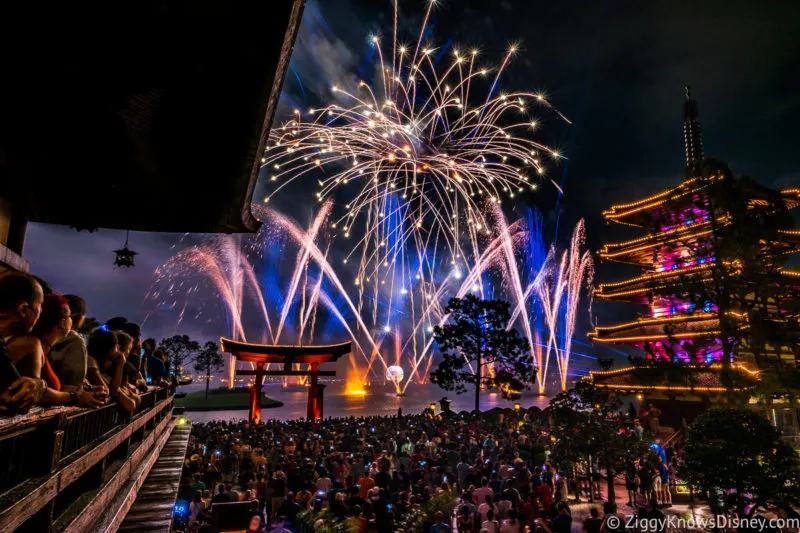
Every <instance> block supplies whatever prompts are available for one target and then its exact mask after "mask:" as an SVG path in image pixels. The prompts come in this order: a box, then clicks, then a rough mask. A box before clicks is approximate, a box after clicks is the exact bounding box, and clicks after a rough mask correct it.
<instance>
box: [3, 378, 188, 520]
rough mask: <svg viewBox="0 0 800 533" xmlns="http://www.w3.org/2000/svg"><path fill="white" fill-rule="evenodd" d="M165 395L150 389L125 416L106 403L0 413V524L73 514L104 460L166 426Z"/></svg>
mask: <svg viewBox="0 0 800 533" xmlns="http://www.w3.org/2000/svg"><path fill="white" fill-rule="evenodd" d="M172 398H173V396H172V391H169V390H167V389H152V390H150V391H148V392H147V393H145V394H143V396H142V403H141V406H140V408H139V409H138V410H137V412H136V413H134V414H133V415H132V416H131V415H127V414H124V413H122V412H121V411H120V410H119V408H118V406H117V405H116V404H109V405H105V406H102V407H100V408H98V409H81V408H76V407H58V408H52V409H45V410H42V411H40V412H37V413H33V414H28V415H25V416H17V417H13V418H0V531H15V530H16V529H17V528H20V530H22V531H50V530H52V529H53V528H54V524H56V523H57V522H59V520H61V519H62V518H64V517H68V516H69V515H70V512H71V514H72V515H74V514H75V512H74V511H75V509H72V507H73V504H76V502H77V501H78V500H79V499H80V497H81V495H82V494H84V493H86V492H90V491H96V490H97V489H99V488H100V487H101V486H102V485H103V483H104V473H105V470H106V466H109V465H110V464H111V463H112V462H114V461H115V460H125V459H126V458H128V457H129V456H130V455H131V452H132V450H133V449H135V447H136V446H137V445H138V444H144V443H145V440H146V438H147V437H148V435H150V434H151V433H152V432H153V430H154V429H157V428H158V429H159V430H163V428H164V427H166V422H167V421H166V420H165V418H166V417H168V416H171V414H172ZM148 442H149V441H148ZM68 511H70V512H68ZM63 521H64V520H62V522H63Z"/></svg>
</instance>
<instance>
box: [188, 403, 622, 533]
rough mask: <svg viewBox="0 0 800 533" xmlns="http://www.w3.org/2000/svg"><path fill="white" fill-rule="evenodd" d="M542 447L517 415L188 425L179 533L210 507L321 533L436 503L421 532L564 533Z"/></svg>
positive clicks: (365, 527) (542, 438)
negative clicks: (184, 512)
mask: <svg viewBox="0 0 800 533" xmlns="http://www.w3.org/2000/svg"><path fill="white" fill-rule="evenodd" d="M548 441H549V434H548V431H547V421H546V420H544V421H542V420H529V419H528V415H527V414H525V413H524V412H515V413H513V414H510V415H509V414H498V413H482V414H480V415H478V416H477V417H476V416H474V415H467V414H461V415H456V414H454V413H451V414H449V415H446V416H436V417H434V416H432V414H431V413H426V414H422V415H414V416H401V415H398V416H396V417H360V418H340V419H328V420H325V421H324V422H323V423H321V424H320V423H312V422H306V421H288V422H283V421H276V420H270V421H267V422H266V423H262V424H259V425H252V424H249V423H247V422H246V421H231V422H223V421H215V422H209V423H204V424H195V425H194V427H193V431H192V437H191V439H190V441H189V447H188V449H187V456H186V461H185V465H184V472H183V476H182V491H181V496H180V497H182V498H184V499H185V500H186V501H189V502H191V503H190V504H189V510H188V517H187V521H186V529H187V531H191V532H197V531H201V532H202V531H204V530H210V525H209V524H210V522H211V518H212V517H211V515H212V512H213V508H214V505H215V504H217V503H220V502H226V503H227V502H231V501H234V502H249V504H250V505H249V506H243V509H244V510H243V511H242V512H249V513H252V514H251V515H250V517H251V518H252V520H251V522H250V531H251V532H259V531H264V530H265V529H266V527H267V525H270V526H271V527H273V528H275V529H274V530H290V531H306V530H310V529H309V524H311V528H313V529H316V530H325V529H324V527H322V522H321V521H333V522H337V521H350V522H351V525H352V529H348V530H354V529H357V530H358V531H359V532H371V531H376V532H390V531H404V528H405V527H407V524H408V523H409V517H411V516H412V515H414V513H419V511H420V509H423V508H425V509H430V508H431V505H429V504H430V503H431V502H433V501H434V500H437V499H438V500H439V501H440V502H447V501H448V500H450V501H451V502H452V505H450V506H449V507H447V506H446V505H445V506H444V508H443V509H442V510H441V511H440V512H439V513H435V512H434V513H433V516H430V517H428V522H429V524H428V525H426V528H429V529H428V530H429V531H430V533H447V532H449V531H451V530H452V528H453V527H456V528H457V529H458V531H459V533H482V532H484V531H485V532H487V533H521V532H523V531H531V532H534V533H568V532H569V531H571V528H572V514H571V510H570V506H569V504H568V491H570V490H572V489H571V487H575V482H576V480H573V479H571V478H572V470H573V469H572V468H571V467H570V466H566V465H562V466H565V468H564V470H563V472H562V471H561V470H560V469H559V468H557V467H556V466H555V465H553V464H551V463H550V462H549V460H548V459H549V457H548V452H547V451H546V450H547V447H548V446H547V443H548ZM615 512H616V508H615V507H614V506H613V505H606V506H605V508H604V512H603V514H602V515H601V514H600V512H599V509H595V510H594V511H593V514H592V515H591V516H590V517H589V518H590V520H588V521H587V523H586V528H587V530H588V531H590V532H591V533H594V532H599V531H604V532H610V531H613V530H614V528H611V527H609V526H608V520H607V519H608V517H610V516H612V515H613V514H614V513H615ZM592 518H594V520H592ZM613 523H614V521H612V524H613ZM314 524H316V527H315V526H314Z"/></svg>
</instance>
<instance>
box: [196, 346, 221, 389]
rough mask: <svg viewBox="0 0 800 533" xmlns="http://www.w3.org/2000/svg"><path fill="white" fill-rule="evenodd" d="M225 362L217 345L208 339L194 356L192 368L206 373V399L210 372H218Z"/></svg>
mask: <svg viewBox="0 0 800 533" xmlns="http://www.w3.org/2000/svg"><path fill="white" fill-rule="evenodd" d="M224 364H225V359H224V358H223V357H222V354H221V353H219V346H217V343H216V342H214V341H208V342H207V343H205V344H204V345H203V349H202V350H200V352H198V354H197V355H196V356H195V358H194V369H195V370H196V371H198V372H202V373H205V375H206V399H208V384H209V381H210V380H211V372H219V371H220V370H222V367H223V365H224Z"/></svg>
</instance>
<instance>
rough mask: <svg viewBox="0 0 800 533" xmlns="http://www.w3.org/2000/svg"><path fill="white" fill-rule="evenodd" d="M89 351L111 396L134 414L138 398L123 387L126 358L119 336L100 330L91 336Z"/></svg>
mask: <svg viewBox="0 0 800 533" xmlns="http://www.w3.org/2000/svg"><path fill="white" fill-rule="evenodd" d="M87 351H88V352H89V356H90V357H91V358H92V359H94V361H95V362H96V363H97V367H98V369H99V371H100V375H101V376H102V379H103V382H104V383H105V384H106V385H107V386H108V391H109V394H110V396H111V397H112V398H113V399H114V400H116V402H117V403H118V404H119V407H120V408H121V409H122V410H123V411H125V412H127V413H133V412H134V411H135V410H136V407H137V405H138V404H137V398H135V397H133V396H132V395H130V394H129V393H128V392H127V391H126V389H125V387H123V370H124V368H125V358H124V356H123V355H122V354H121V353H120V352H119V350H118V346H117V336H116V335H115V334H114V332H112V331H107V330H105V329H102V328H99V329H97V330H95V331H94V332H92V334H91V335H90V336H89V342H88V343H87Z"/></svg>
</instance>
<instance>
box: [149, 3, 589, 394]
mask: <svg viewBox="0 0 800 533" xmlns="http://www.w3.org/2000/svg"><path fill="white" fill-rule="evenodd" d="M434 6H435V2H434V1H431V2H430V3H429V5H428V7H427V10H426V11H425V15H424V18H423V21H422V24H421V28H420V31H419V34H418V35H417V36H416V37H414V38H412V39H411V40H410V41H409V42H408V43H404V42H403V41H402V40H401V39H400V38H399V37H398V19H399V9H398V5H397V2H395V5H394V19H393V20H394V26H393V34H392V37H393V38H392V39H391V42H390V43H389V44H390V46H389V47H387V49H386V50H384V49H383V47H382V44H383V43H382V39H381V38H380V37H379V36H374V37H372V39H371V41H372V46H374V47H375V50H376V52H377V57H378V64H377V66H376V73H375V76H374V78H375V79H374V81H361V82H359V83H358V84H357V86H356V87H332V94H333V95H334V97H335V98H336V99H337V101H336V102H334V103H329V104H327V105H322V106H319V107H317V108H312V109H307V110H302V111H301V110H300V109H296V110H295V111H294V113H293V114H292V116H291V118H290V119H288V120H287V121H285V122H283V123H282V124H281V125H276V126H275V127H273V129H272V132H271V133H270V136H269V139H268V140H267V145H266V150H265V153H264V154H263V158H262V160H261V162H262V175H263V176H264V179H265V180H266V185H267V186H268V188H269V190H268V192H267V193H266V195H265V196H264V198H263V203H262V204H261V207H260V208H259V209H258V211H259V212H258V215H259V216H260V218H261V219H262V220H263V221H264V222H265V225H264V227H263V229H262V231H261V232H260V233H259V234H258V235H257V236H256V239H255V241H254V243H253V244H252V246H250V247H248V248H246V249H242V247H241V246H240V244H239V243H238V241H237V240H236V238H234V237H226V238H221V239H218V240H216V241H214V242H213V243H209V244H208V245H205V246H196V247H192V248H189V249H187V250H185V251H183V252H181V253H179V254H178V255H177V256H175V257H174V258H172V259H171V260H170V261H169V262H168V263H167V264H166V265H164V266H163V267H161V268H160V269H158V271H157V276H156V278H157V279H156V285H155V288H154V290H153V291H152V294H151V296H152V297H153V298H155V299H156V300H163V301H169V302H178V301H180V300H181V299H184V300H185V299H186V298H187V297H189V298H191V297H192V295H196V294H198V291H200V290H201V286H202V285H203V284H204V280H205V281H207V282H209V283H210V286H211V287H212V288H213V290H214V291H215V292H216V293H217V295H218V298H219V299H220V301H222V302H223V303H224V306H225V309H226V314H227V317H228V320H229V323H230V324H229V325H230V328H229V329H230V331H229V332H227V333H229V334H231V335H233V336H234V337H235V338H239V339H247V338H248V335H247V332H246V331H245V329H246V328H245V321H244V320H243V313H244V312H245V309H248V305H249V306H250V307H254V308H255V309H256V310H257V311H258V313H259V314H260V316H261V317H262V321H263V325H262V331H259V332H256V336H255V337H253V335H252V333H251V335H250V340H251V341H261V342H270V343H279V342H284V343H293V344H302V343H312V342H321V341H324V340H328V339H329V338H330V337H331V336H332V335H346V336H349V337H350V338H351V339H352V340H353V341H354V346H355V353H354V354H352V356H351V358H350V371H349V374H350V376H349V377H350V379H351V380H354V381H357V382H363V381H368V380H387V379H388V378H387V376H392V378H391V379H388V381H389V382H391V383H392V384H394V386H395V389H396V391H397V392H398V393H403V392H405V390H406V389H407V387H408V386H409V384H410V383H412V382H417V383H425V382H426V381H427V379H428V378H427V376H428V371H429V370H430V368H431V365H432V364H433V357H432V355H433V352H434V350H433V346H432V345H433V339H432V331H433V327H434V326H435V325H437V324H441V323H443V322H444V321H446V320H447V317H446V316H445V315H444V314H443V308H444V306H445V305H446V302H447V300H448V299H449V298H451V297H460V296H464V295H465V294H466V293H468V292H472V293H474V294H476V295H479V296H481V297H484V298H504V299H506V300H509V301H510V302H512V310H513V327H518V328H519V329H520V330H521V331H522V332H523V334H524V335H525V336H526V337H527V338H528V340H529V341H530V345H531V357H532V358H533V359H534V361H535V363H536V365H537V366H538V368H539V373H538V376H537V380H538V383H537V386H538V391H539V392H540V393H544V391H545V385H546V383H547V379H548V372H549V371H550V367H551V365H550V361H551V359H555V361H556V365H555V366H556V368H557V369H558V374H559V383H560V386H561V388H565V387H566V384H567V377H568V376H569V367H570V354H571V342H572V339H571V337H572V334H573V330H574V324H575V319H576V316H577V312H578V306H579V303H580V301H581V293H582V292H583V290H584V289H586V288H588V287H589V286H590V285H591V280H592V264H591V257H590V254H589V253H588V252H585V251H583V250H582V245H583V239H584V228H583V223H582V222H581V223H579V224H578V226H577V227H576V228H575V231H574V234H573V238H572V244H571V246H570V248H569V249H568V250H567V251H565V252H564V253H563V255H561V256H558V254H557V253H556V251H555V250H554V249H553V248H552V247H547V246H545V245H544V243H543V240H542V231H541V221H540V219H539V217H538V216H537V215H536V213H535V212H533V211H531V212H529V214H528V216H527V217H524V218H523V219H520V220H517V221H514V222H513V223H509V222H508V221H507V219H506V217H505V215H504V213H503V211H502V205H503V203H504V202H505V203H506V204H508V203H510V202H511V201H512V200H513V199H515V198H516V199H517V200H516V201H524V198H525V195H529V194H532V193H533V191H535V189H536V188H537V186H538V182H539V181H541V180H545V179H547V178H546V173H547V170H546V162H547V161H548V160H558V159H559V158H560V157H561V156H560V155H559V153H558V152H557V151H555V150H553V149H550V148H548V147H547V146H545V145H544V144H542V143H540V142H538V141H536V140H534V139H533V138H532V135H533V133H534V130H535V128H536V127H537V119H536V117H535V116H533V115H532V114H531V112H532V109H533V108H537V109H542V110H543V111H544V112H545V113H550V114H554V115H555V116H557V117H559V118H560V119H563V120H565V121H566V120H567V119H566V118H564V117H563V115H561V114H560V113H559V112H558V111H557V110H555V109H554V108H553V107H552V106H551V105H550V104H549V102H548V101H547V99H546V98H545V96H544V95H542V94H539V93H532V92H526V91H511V92H500V91H498V83H499V80H500V78H501V75H502V73H503V72H504V70H505V69H506V67H507V66H508V64H509V62H510V61H511V59H512V57H513V56H514V54H515V53H517V47H516V46H511V47H510V48H509V49H508V51H507V52H506V53H505V55H504V56H503V57H502V60H501V61H500V63H499V65H496V66H492V65H489V64H484V62H483V60H482V58H481V55H480V53H479V51H478V50H477V49H475V50H459V49H450V50H446V49H445V48H440V47H437V45H436V43H434V42H431V41H429V40H428V39H427V38H426V35H427V31H426V30H427V28H428V22H429V19H430V16H431V13H432V10H433V8H434ZM553 183H554V182H553ZM298 185H299V187H298ZM554 185H555V183H554ZM555 186H556V187H557V185H555ZM293 187H294V189H298V188H302V189H303V190H306V191H307V190H309V189H310V188H312V187H316V188H317V191H316V192H315V193H313V196H312V198H310V199H309V204H316V205H317V206H318V208H317V210H316V214H315V216H314V217H313V220H312V221H311V223H310V224H309V225H308V226H307V227H303V226H301V225H300V224H298V223H297V222H295V221H294V220H292V219H291V218H290V217H288V216H286V215H285V214H282V213H281V212H280V210H279V209H275V208H271V206H273V205H277V204H280V198H281V197H282V196H283V197H284V198H286V199H294V198H296V196H294V195H292V194H289V191H291V190H293ZM290 251H291V252H290ZM291 253H294V254H296V255H294V257H295V259H294V262H293V264H292V265H291V267H290V268H286V257H287V256H291ZM518 258H521V261H520V260H518ZM259 262H260V263H261V265H259ZM334 265H335V267H334ZM589 292H590V291H589ZM248 302H249V304H247V305H246V303H248ZM248 312H252V311H248ZM259 336H260V338H259ZM339 340H341V338H340V339H339ZM398 369H399V370H398ZM232 370H233V369H232V368H231V372H230V375H231V376H232ZM355 390H358V387H356V388H355Z"/></svg>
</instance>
